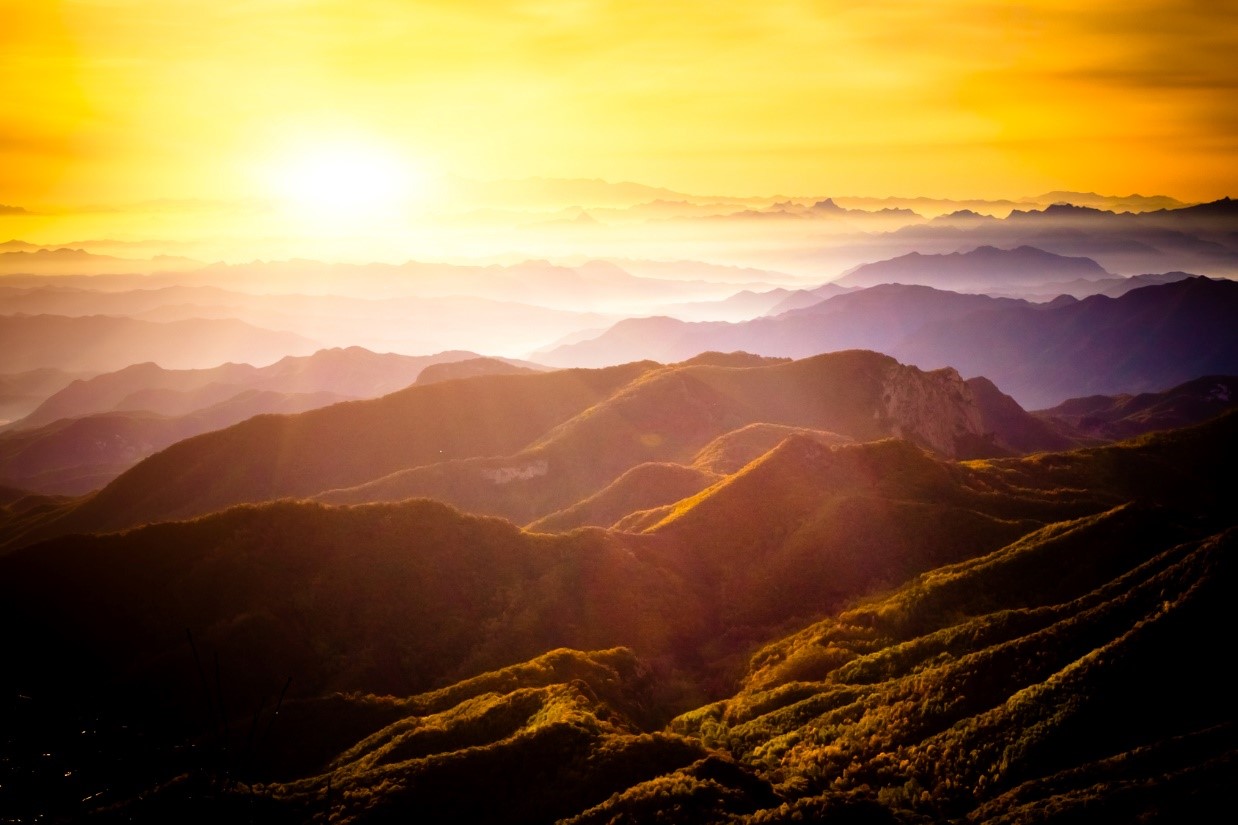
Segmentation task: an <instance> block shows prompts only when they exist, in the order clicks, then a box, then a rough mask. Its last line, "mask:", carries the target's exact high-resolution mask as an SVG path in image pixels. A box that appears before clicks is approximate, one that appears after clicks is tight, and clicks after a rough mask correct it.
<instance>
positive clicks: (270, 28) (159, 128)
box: [0, 0, 1238, 210]
mask: <svg viewBox="0 0 1238 825" xmlns="http://www.w3.org/2000/svg"><path fill="white" fill-rule="evenodd" d="M1236 54H1238V0H1209V2H1200V0H1176V2H1165V1H1164V0H1094V1H1093V2H1088V0H1082V1H1081V0H1067V1H1065V2H1062V1H1059V0H1034V1H1029V2H1017V1H1016V2H979V1H978V0H938V1H937V2H932V3H926V2H904V1H903V0H872V1H871V2H865V3H856V2H854V0H847V1H846V2H836V1H835V0H762V2H742V3H736V2H730V3H728V2H720V1H719V0H708V1H707V0H613V1H612V2H605V1H604V0H529V2H492V1H491V0H210V2H204V1H202V0H161V1H160V2H151V0H61V1H60V2H57V1H56V0H0V100H3V101H4V105H3V107H2V109H0V204H4V205H6V206H8V207H20V208H26V209H31V210H38V209H72V208H84V207H95V208H98V207H100V205H109V204H111V205H115V204H132V203H137V202H143V201H159V202H167V203H169V208H176V204H182V205H183V204H184V203H186V202H194V201H197V200H213V199H219V200H244V199H264V198H272V197H274V198H282V199H284V200H285V201H287V202H291V203H299V204H301V205H302V206H304V207H305V208H307V209H310V210H312V209H314V208H316V207H321V206H325V205H327V204H328V203H329V202H330V201H331V200H332V199H337V200H338V199H344V200H349V199H351V200H353V201H356V202H367V201H368V202H375V203H377V202H381V200H382V199H383V198H384V197H388V196H390V195H391V191H390V190H392V189H395V188H399V189H400V190H402V191H404V192H409V191H412V192H418V193H420V194H421V195H422V196H423V197H424V198H426V199H432V198H434V197H435V196H436V192H435V189H434V187H435V186H436V185H437V184H436V183H435V181H441V180H443V179H447V178H450V177H453V176H455V177H461V178H467V179H471V180H508V179H524V178H530V177H552V178H600V179H604V180H607V181H638V182H641V183H645V184H650V185H653V186H660V187H667V188H670V189H674V190H677V191H686V192H692V193H699V194H734V195H742V194H753V195H770V194H775V193H782V194H788V195H810V194H822V195H865V196H892V195H897V196H912V195H931V196H936V197H960V198H963V197H988V198H996V197H1013V196H1020V195H1033V194H1036V193H1039V192H1044V191H1049V190H1056V189H1068V190H1079V191H1098V192H1101V193H1105V194H1122V195H1125V194H1129V193H1132V192H1139V193H1142V194H1167V195H1172V196H1175V197H1178V198H1181V199H1184V200H1189V201H1204V200H1212V199H1215V198H1219V197H1222V196H1226V195H1238V163H1235V162H1234V159H1235V156H1236V153H1235V149H1236V148H1238V145H1236V144H1238V102H1236V101H1238V60H1235V59H1234V55H1236ZM342 178H347V179H348V181H350V183H347V184H345V183H343V182H341V179H342Z"/></svg>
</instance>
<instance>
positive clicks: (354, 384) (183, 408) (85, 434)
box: [0, 347, 533, 495]
mask: <svg viewBox="0 0 1238 825" xmlns="http://www.w3.org/2000/svg"><path fill="white" fill-rule="evenodd" d="M442 370H450V371H448V372H443V371H442ZM531 371H533V370H531V369H530V368H529V367H525V366H520V365H518V364H513V363H509V362H507V361H503V360H500V359H487V358H478V357H476V356H475V355H474V354H473V353H468V352H444V353H439V354H438V355H432V356H420V357H417V356H405V355H394V354H391V353H386V354H378V353H373V352H370V351H368V350H365V349H361V348H359V347H351V348H349V349H346V350H341V349H334V350H320V351H319V352H317V353H314V354H313V355H310V356H301V357H292V356H290V357H288V358H284V359H281V360H280V361H278V362H276V363H274V364H271V365H270V366H267V367H251V366H249V365H248V364H225V365H223V366H220V367H215V368H212V369H202V370H165V369H162V368H161V367H158V366H157V365H155V364H150V363H147V364H135V365H134V366H132V367H126V368H125V369H123V370H120V371H118V372H114V373H106V374H104V375H99V376H96V377H94V378H91V379H89V380H82V381H75V382H73V383H72V384H70V385H69V386H67V387H65V388H64V389H62V390H60V391H59V392H57V393H55V394H54V395H52V396H51V397H50V398H48V399H47V400H46V401H44V402H43V403H42V404H41V405H40V406H39V407H38V408H37V409H35V410H34V411H33V412H32V413H31V414H30V415H28V416H26V417H25V418H23V419H21V420H19V421H16V422H13V423H12V424H10V425H9V426H8V428H7V429H8V431H7V432H0V481H3V483H7V484H11V485H13V486H15V487H21V488H25V489H28V490H30V491H32V492H38V493H49V494H61V495H80V494H82V493H88V492H90V491H92V490H96V489H98V488H99V487H102V486H103V485H104V484H106V483H107V482H110V481H111V480H112V479H114V478H116V476H118V475H120V474H121V473H122V472H124V471H125V470H127V469H129V468H130V467H132V466H133V465H134V464H136V463H137V462H138V461H140V460H141V459H143V458H145V457H147V456H149V455H151V454H152V453H155V452H157V451H159V450H162V449H163V448H165V447H168V446H169V445H171V444H174V443H176V442H178V441H182V440H184V439H186V438H190V437H192V436H195V435H199V434H201V433H206V432H209V431H212V430H218V429H222V428H224V427H227V426H230V425H232V424H235V423H237V422H240V421H244V420H246V419H248V418H251V417H253V416H255V415H261V414H277V413H296V412H303V411H305V410H310V409H314V408H317V407H324V406H327V405H329V404H334V403H337V402H340V401H345V400H353V399H361V398H373V397H376V396H380V395H385V394H387V393H389V392H391V391H393V390H396V389H401V388H403V387H405V386H408V385H409V384H412V383H414V382H417V383H423V384H424V383H431V382H434V381H442V380H449V379H451V378H455V377H460V376H463V375H484V374H494V373H497V372H531Z"/></svg>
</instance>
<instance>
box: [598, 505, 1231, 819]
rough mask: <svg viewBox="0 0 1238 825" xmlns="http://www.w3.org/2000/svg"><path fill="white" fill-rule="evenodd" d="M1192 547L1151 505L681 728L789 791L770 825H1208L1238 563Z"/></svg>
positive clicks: (1070, 528)
mask: <svg viewBox="0 0 1238 825" xmlns="http://www.w3.org/2000/svg"><path fill="white" fill-rule="evenodd" d="M1188 536H1189V532H1183V531H1181V530H1180V529H1175V528H1171V527H1169V526H1168V525H1167V524H1166V523H1165V521H1164V520H1163V518H1162V517H1161V515H1160V514H1157V513H1152V512H1148V511H1146V510H1143V509H1139V508H1134V509H1131V508H1119V509H1115V510H1112V511H1109V512H1106V513H1104V514H1100V515H1096V516H1092V517H1088V518H1085V519H1081V520H1079V521H1073V522H1067V523H1064V524H1058V525H1054V526H1052V527H1050V528H1047V529H1046V530H1044V531H1040V532H1037V533H1035V534H1032V535H1030V536H1028V537H1026V538H1025V539H1023V540H1021V541H1019V542H1017V543H1015V544H1013V545H1011V546H1009V547H1007V548H1004V549H1003V550H1001V551H999V552H996V553H994V554H992V555H990V556H986V557H983V558H980V559H976V560H973V561H970V562H966V563H963V564H960V565H955V566H952V567H945V568H941V569H939V570H935V571H933V572H932V573H930V574H927V575H924V576H922V577H919V578H917V579H915V580H913V581H912V582H910V583H909V584H908V585H906V586H905V587H903V588H900V589H898V590H896V591H894V592H893V593H892V594H891V595H889V596H887V597H884V598H882V599H878V600H873V601H869V602H866V603H864V604H862V605H861V606H860V607H858V608H855V609H852V610H849V611H846V612H843V613H841V614H840V615H839V616H837V617H836V618H832V619H829V620H826V621H824V622H821V623H819V624H816V625H813V626H810V627H808V628H806V629H805V630H803V631H801V632H800V633H798V634H795V635H794V636H791V637H788V638H787V639H785V640H782V641H780V642H778V643H775V644H773V645H771V646H769V647H767V648H766V649H764V650H763V651H761V652H760V653H758V654H757V655H756V656H755V657H754V658H753V665H752V670H751V672H750V673H749V676H748V677H747V681H746V684H745V686H744V688H743V689H742V690H741V691H740V693H738V694H737V695H736V696H735V697H734V698H732V699H729V700H727V701H725V702H721V703H719V704H717V705H714V706H709V707H705V708H702V709H700V710H698V711H695V712H692V713H690V714H687V715H685V716H683V717H681V718H680V719H679V720H677V721H676V722H675V723H674V724H673V725H672V730H675V731H677V732H680V733H685V734H689V735H698V736H700V737H701V738H702V739H703V740H704V741H705V742H706V743H707V744H709V745H711V746H713V747H718V748H721V749H724V750H726V751H728V752H730V753H731V754H732V755H734V756H735V757H736V758H738V759H740V760H741V761H743V762H746V763H748V764H750V765H752V766H753V767H756V768H757V769H758V770H759V771H760V772H761V773H763V774H764V775H768V776H770V777H778V778H780V779H781V784H780V785H779V786H777V787H778V790H779V791H780V792H781V793H782V794H783V795H785V796H786V797H789V799H788V802H789V805H788V808H789V810H788V809H783V810H781V811H778V812H776V813H772V814H771V815H770V816H768V817H762V818H760V820H759V821H771V822H782V821H798V819H799V818H801V817H805V816H813V815H814V812H821V811H823V810H828V809H829V808H830V807H831V806H840V805H842V804H844V803H846V802H847V801H851V802H852V803H854V802H856V801H866V802H868V804H873V803H876V808H877V809H878V810H880V809H881V808H884V809H886V814H885V815H886V817H887V820H886V821H918V818H919V817H927V818H928V819H930V820H933V821H942V820H944V819H955V818H957V819H960V820H964V819H965V820H966V821H985V822H992V821H1000V822H1032V821H1036V822H1043V821H1051V822H1073V821H1081V819H1080V818H1083V819H1086V820H1087V821H1107V822H1108V821H1133V820H1134V819H1137V818H1141V821H1157V822H1160V821H1175V820H1176V819H1177V818H1178V817H1181V816H1187V817H1190V818H1194V817H1197V816H1199V815H1200V814H1202V813H1203V812H1204V811H1207V810H1208V809H1209V808H1211V807H1212V806H1213V805H1215V804H1217V802H1218V801H1219V800H1220V799H1221V798H1222V796H1223V794H1222V788H1223V787H1224V785H1225V784H1226V783H1227V780H1226V779H1225V777H1229V778H1230V779H1232V777H1233V775H1234V771H1235V768H1236V766H1238V762H1236V759H1235V754H1236V753H1238V730H1236V729H1235V726H1234V712H1233V707H1232V696H1230V695H1229V690H1228V688H1227V687H1226V684H1227V682H1228V679H1227V678H1226V676H1225V675H1224V674H1225V671H1226V668H1227V666H1226V665H1225V664H1224V662H1223V661H1222V660H1221V657H1218V656H1216V654H1215V650H1214V647H1213V642H1212V634H1213V633H1214V631H1215V628H1217V627H1219V626H1225V625H1226V624H1227V623H1229V621H1230V620H1229V618H1228V616H1229V605H1228V602H1229V601H1230V598H1231V594H1232V591H1233V587H1234V586H1235V584H1236V580H1235V574H1236V573H1238V569H1236V568H1235V565H1234V559H1235V555H1234V551H1235V550H1236V549H1238V546H1236V545H1235V541H1234V535H1233V532H1232V530H1230V531H1227V532H1224V533H1221V534H1217V535H1213V536H1205V537H1202V538H1188ZM641 796H642V794H641V793H640V792H639V790H638V791H632V792H629V797H630V799H631V800H632V801H631V802H627V803H626V804H625V802H624V801H623V800H619V801H616V802H615V804H612V805H611V807H610V810H609V812H608V813H609V815H611V816H613V815H615V814H616V813H617V812H618V811H620V810H623V808H624V807H627V805H630V804H634V803H635V802H636V801H637V800H639V799H640V797H641ZM671 796H672V797H673V796H674V794H673V793H672V794H671ZM663 801H664V803H666V804H671V802H672V801H673V800H663ZM685 802H686V800H685ZM874 821H876V820H874ZM1179 821H1180V820H1179Z"/></svg>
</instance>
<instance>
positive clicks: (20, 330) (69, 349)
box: [0, 315, 317, 372]
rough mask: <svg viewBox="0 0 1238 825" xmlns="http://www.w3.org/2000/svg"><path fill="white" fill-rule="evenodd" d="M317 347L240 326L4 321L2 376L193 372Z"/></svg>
mask: <svg viewBox="0 0 1238 825" xmlns="http://www.w3.org/2000/svg"><path fill="white" fill-rule="evenodd" d="M315 349H317V345H316V344H315V343H314V342H313V341H311V340H309V339H307V338H302V337H301V336H299V335H293V334H291V333H287V332H274V331H272V330H269V329H260V328H258V327H254V326H250V325H249V324H245V323H242V322H240V321H213V320H200V319H199V320H191V321H173V322H170V323H166V324H155V323H150V322H149V321H137V320H134V319H132V318H113V317H108V316H103V315H97V316H88V317H80V318H66V317H62V316H58V315H5V316H0V372H24V371H26V370H33V369H39V368H43V367H51V368H55V369H60V370H65V371H67V372H105V371H108V370H117V369H121V368H123V367H126V366H128V365H130V364H135V363H140V362H144V361H158V363H160V364H161V365H162V366H164V367H165V368H167V369H193V368H195V367H206V366H213V365H215V364H223V363H227V362H229V361H244V362H248V363H255V364H269V363H271V362H273V361H275V360H277V359H279V358H282V357H284V356H285V355H301V354H309V353H311V352H313V351H314V350H315Z"/></svg>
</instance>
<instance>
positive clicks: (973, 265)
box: [836, 246, 1111, 292]
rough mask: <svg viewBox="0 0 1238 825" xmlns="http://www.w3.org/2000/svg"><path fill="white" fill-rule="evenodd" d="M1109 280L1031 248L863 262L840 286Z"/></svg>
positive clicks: (987, 287)
mask: <svg viewBox="0 0 1238 825" xmlns="http://www.w3.org/2000/svg"><path fill="white" fill-rule="evenodd" d="M1108 277H1111V276H1110V273H1108V272H1106V271H1105V270H1104V269H1102V268H1101V267H1100V265H1099V264H1097V263H1096V262H1095V261H1093V260H1091V259H1089V258H1066V257H1063V256H1061V255H1054V254H1053V253H1051V252H1045V251H1043V250H1040V249H1036V248H1035V247H1031V246H1020V247H1018V248H1016V249H997V248H995V247H992V246H981V247H978V248H976V249H973V250H972V251H970V252H960V253H953V254H949V255H921V254H920V253H918V252H912V253H910V254H908V255H903V256H901V257H898V258H892V259H890V260H888V261H881V262H879V263H872V264H864V265H863V266H859V267H856V268H855V269H853V270H851V271H850V272H848V273H846V274H845V275H843V276H842V277H841V278H839V279H838V280H837V282H836V283H838V284H841V285H843V286H852V287H855V286H858V287H868V286H877V285H878V284H918V285H921V286H931V287H935V288H937V289H946V290H954V291H961V292H990V291H993V290H1009V289H1011V288H1012V287H1024V288H1026V287H1035V286H1038V285H1042V284H1046V283H1053V282H1060V281H1073V280H1100V279H1102V278H1108Z"/></svg>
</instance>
